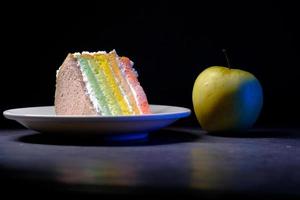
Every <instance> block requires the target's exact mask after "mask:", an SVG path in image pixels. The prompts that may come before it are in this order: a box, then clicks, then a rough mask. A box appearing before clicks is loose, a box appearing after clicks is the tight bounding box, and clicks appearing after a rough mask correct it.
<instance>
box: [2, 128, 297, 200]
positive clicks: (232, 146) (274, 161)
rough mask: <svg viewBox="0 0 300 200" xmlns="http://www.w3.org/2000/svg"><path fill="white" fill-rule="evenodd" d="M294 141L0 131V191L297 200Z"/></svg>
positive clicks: (281, 135)
mask: <svg viewBox="0 0 300 200" xmlns="http://www.w3.org/2000/svg"><path fill="white" fill-rule="evenodd" d="M222 134H224V133H222ZM299 135H300V132H299V130H284V129H280V130H275V129H274V130H270V129H265V130H263V129H261V130H250V131H248V132H245V133H240V134H238V133H235V134H229V133H227V134H226V137H224V135H223V136H220V135H207V134H206V133H205V132H203V131H201V130H200V129H197V128H169V129H166V130H162V131H159V132H155V133H152V134H150V135H149V138H148V139H147V140H140V141H131V142H106V141H105V140H103V138H101V137H84V136H76V137H72V138H71V137H70V136H66V135H65V136H64V135H50V134H38V133H36V132H33V131H29V130H19V131H14V130H10V131H1V134H0V175H1V179H2V184H3V183H5V184H3V185H4V186H5V187H7V188H8V189H14V190H22V189H24V188H25V189H26V191H27V192H30V191H31V192H33V193H36V192H37V191H43V193H45V191H48V192H49V191H51V192H50V193H51V194H52V193H53V192H54V191H56V192H57V191H60V192H63V193H67V194H68V195H71V194H78V193H80V194H82V195H95V196H97V195H107V196H111V195H112V196H114V195H129V196H130V195H143V194H144V195H150V196H151V195H154V194H160V195H166V196H168V195H175V196H176V195H184V196H186V195H192V196H195V197H202V199H203V198H214V197H216V198H217V197H224V196H226V195H227V196H230V197H243V199H244V198H246V197H247V198H248V197H249V198H250V197H251V198H252V197H253V198H258V197H272V198H273V197H282V198H284V199H286V198H298V197H300V191H299V187H300V174H299V169H300V140H299ZM36 188H39V189H38V190H36ZM46 193H47V192H46Z"/></svg>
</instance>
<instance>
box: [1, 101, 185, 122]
mask: <svg viewBox="0 0 300 200" xmlns="http://www.w3.org/2000/svg"><path fill="white" fill-rule="evenodd" d="M150 106H162V107H173V108H177V109H182V111H178V112H171V113H155V114H143V115H119V116H94V115H90V116H83V115H36V114H16V113H12V112H13V111H15V110H18V109H30V108H46V107H48V108H50V107H54V105H52V106H30V107H21V108H13V109H8V110H5V111H3V115H4V117H5V118H7V119H11V120H16V119H26V118H27V119H44V120H47V119H48V120H52V119H59V120H102V121H106V120H109V121H111V120H156V119H173V118H184V117H188V116H189V115H190V114H191V109H189V108H186V107H180V106H171V105H160V104H150Z"/></svg>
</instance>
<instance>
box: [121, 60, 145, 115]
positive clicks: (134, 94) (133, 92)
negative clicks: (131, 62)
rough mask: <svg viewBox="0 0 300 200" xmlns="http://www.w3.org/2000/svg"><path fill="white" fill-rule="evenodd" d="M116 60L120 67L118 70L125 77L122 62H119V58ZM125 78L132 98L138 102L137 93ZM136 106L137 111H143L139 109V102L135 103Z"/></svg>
mask: <svg viewBox="0 0 300 200" xmlns="http://www.w3.org/2000/svg"><path fill="white" fill-rule="evenodd" d="M117 62H118V65H119V67H120V71H121V73H122V75H123V77H126V74H125V71H124V68H125V67H124V66H123V63H122V62H120V61H119V59H118V60H117ZM125 80H126V82H127V84H128V85H129V88H130V91H131V92H132V94H133V98H134V100H135V102H138V95H137V93H136V92H135V90H134V89H133V87H132V85H131V84H130V83H129V82H128V80H127V78H125ZM137 107H138V110H139V112H140V113H143V112H142V109H141V108H140V106H139V104H137Z"/></svg>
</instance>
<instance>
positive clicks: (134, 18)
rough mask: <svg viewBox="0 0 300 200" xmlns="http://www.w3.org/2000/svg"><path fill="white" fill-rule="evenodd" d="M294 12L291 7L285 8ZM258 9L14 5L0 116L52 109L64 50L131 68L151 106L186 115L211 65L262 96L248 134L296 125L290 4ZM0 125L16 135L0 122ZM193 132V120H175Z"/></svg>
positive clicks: (6, 26) (215, 4)
mask: <svg viewBox="0 0 300 200" xmlns="http://www.w3.org/2000/svg"><path fill="white" fill-rule="evenodd" d="M295 4H296V3H295ZM295 4H288V3H287V2H286V1H285V3H277V2H273V1H263V2H260V3H253V2H252V1H236V2H228V1H209V3H201V2H198V3H192V2H188V1H181V2H178V3H176V2H172V1H164V2H155V1H148V2H143V1H140V2H139V3H138V2H131V3H129V2H123V3H121V2H111V3H107V2H106V3H104V2H103V1H99V2H98V3H97V4H95V3H91V2H81V3H75V2H73V3H72V4H69V5H59V4H55V5H54V4H45V3H43V4H40V5H37V4H32V5H30V4H28V3H24V4H23V5H22V4H16V5H6V6H4V5H3V6H2V12H1V55H2V56H1V79H0V81H1V84H0V85H1V98H0V109H1V111H4V110H6V109H10V108H15V107H27V106H42V105H52V104H53V100H54V90H55V73H56V70H57V69H58V67H59V66H60V65H61V63H62V62H63V60H64V58H65V57H66V55H67V53H68V52H76V51H84V50H87V51H98V50H106V51H110V50H112V49H116V50H117V52H118V54H119V55H124V56H128V57H129V58H131V59H132V60H133V61H134V62H135V68H136V70H137V71H138V72H139V75H140V78H139V79H140V82H141V83H142V86H143V87H144V90H145V91H146V93H147V96H148V100H149V102H150V103H151V104H165V105H177V106H184V107H189V108H191V109H192V100H191V96H192V88H193V83H194V81H195V79H196V77H197V76H198V74H199V73H200V72H201V71H202V70H204V69H205V68H207V67H209V66H212V65H226V62H225V58H224V55H223V53H222V51H221V50H222V49H223V48H226V49H227V51H228V54H229V56H230V59H231V63H232V66H233V68H240V69H244V70H247V71H249V72H252V73H253V74H254V75H255V76H256V77H257V78H258V79H259V80H260V82H261V84H262V86H263V89H264V107H263V111H262V113H261V116H260V118H259V120H258V121H257V124H256V126H264V127H282V126H284V127H294V126H298V122H299V116H298V113H299V100H300V99H299V88H298V87H299V78H298V77H299V75H298V72H299V60H298V57H299V49H298V46H297V45H296V40H297V39H298V38H299V35H297V28H298V26H299V21H298V19H297V17H298V14H297V12H298V11H297V6H296V5H295ZM0 123H1V127H2V128H10V127H17V124H16V123H15V122H10V121H9V120H5V119H4V118H3V117H1V121H0ZM178 124H180V125H198V124H197V122H196V120H195V116H194V114H192V116H191V117H189V118H188V119H184V120H181V121H180V122H178Z"/></svg>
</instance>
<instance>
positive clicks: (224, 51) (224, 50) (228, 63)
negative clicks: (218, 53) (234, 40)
mask: <svg viewBox="0 0 300 200" xmlns="http://www.w3.org/2000/svg"><path fill="white" fill-rule="evenodd" d="M222 51H223V53H224V55H225V58H226V61H227V66H228V68H231V65H230V62H229V58H228V55H227V52H226V49H222Z"/></svg>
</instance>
